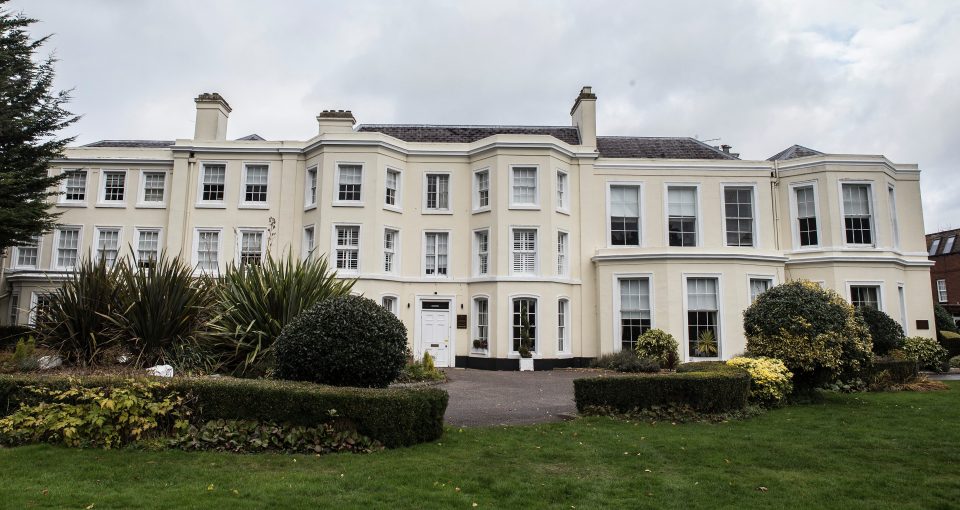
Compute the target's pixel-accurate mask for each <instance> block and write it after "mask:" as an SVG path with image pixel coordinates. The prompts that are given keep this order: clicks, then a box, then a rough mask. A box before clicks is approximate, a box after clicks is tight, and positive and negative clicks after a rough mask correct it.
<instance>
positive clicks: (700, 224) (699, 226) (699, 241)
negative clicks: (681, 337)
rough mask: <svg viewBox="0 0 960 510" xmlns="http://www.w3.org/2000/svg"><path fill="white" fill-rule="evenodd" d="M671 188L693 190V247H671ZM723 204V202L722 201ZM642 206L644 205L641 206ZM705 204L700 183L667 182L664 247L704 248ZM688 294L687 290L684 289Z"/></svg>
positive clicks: (664, 188)
mask: <svg viewBox="0 0 960 510" xmlns="http://www.w3.org/2000/svg"><path fill="white" fill-rule="evenodd" d="M670 188H693V189H694V191H693V194H694V206H695V207H696V211H695V212H696V215H695V216H694V228H695V229H696V230H697V238H696V244H695V245H693V246H670ZM721 202H722V200H721ZM641 205H642V204H641ZM701 213H703V204H702V201H701V199H700V183H699V182H665V183H663V245H664V246H665V247H667V248H680V249H687V248H700V247H702V246H703V229H704V221H703V214H701ZM608 228H609V227H608ZM684 292H686V289H684Z"/></svg>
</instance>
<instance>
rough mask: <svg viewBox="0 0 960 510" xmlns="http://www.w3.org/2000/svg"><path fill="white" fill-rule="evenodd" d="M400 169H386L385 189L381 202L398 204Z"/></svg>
mask: <svg viewBox="0 0 960 510" xmlns="http://www.w3.org/2000/svg"><path fill="white" fill-rule="evenodd" d="M399 192H400V171H399V170H394V169H392V168H388V169H387V184H386V191H385V195H384V197H383V203H384V204H386V205H389V206H392V207H399V206H400V198H399V195H398V194H399Z"/></svg>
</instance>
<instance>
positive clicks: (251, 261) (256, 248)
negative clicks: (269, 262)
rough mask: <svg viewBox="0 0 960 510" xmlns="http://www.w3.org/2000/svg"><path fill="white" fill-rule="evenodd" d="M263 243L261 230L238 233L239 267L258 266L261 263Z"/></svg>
mask: <svg viewBox="0 0 960 510" xmlns="http://www.w3.org/2000/svg"><path fill="white" fill-rule="evenodd" d="M263 241H264V235H263V231H262V230H241V231H240V265H241V266H247V265H250V266H259V265H260V263H261V262H262V261H263V248H264V246H263Z"/></svg>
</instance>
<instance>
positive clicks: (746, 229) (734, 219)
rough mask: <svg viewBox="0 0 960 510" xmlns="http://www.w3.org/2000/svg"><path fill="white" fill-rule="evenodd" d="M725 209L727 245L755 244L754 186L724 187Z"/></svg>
mask: <svg viewBox="0 0 960 510" xmlns="http://www.w3.org/2000/svg"><path fill="white" fill-rule="evenodd" d="M723 211H724V215H725V223H726V229H727V232H726V233H727V246H753V245H754V235H753V188H752V187H748V186H726V187H724V188H723Z"/></svg>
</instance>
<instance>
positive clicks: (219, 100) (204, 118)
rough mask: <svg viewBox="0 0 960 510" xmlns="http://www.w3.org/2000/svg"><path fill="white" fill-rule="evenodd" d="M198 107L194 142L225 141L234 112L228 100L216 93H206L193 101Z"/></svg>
mask: <svg viewBox="0 0 960 510" xmlns="http://www.w3.org/2000/svg"><path fill="white" fill-rule="evenodd" d="M193 101H194V103H196V105H197V118H196V122H195V124H194V131H193V139H194V140H214V141H223V140H226V139H227V119H229V118H230V112H231V111H233V109H232V108H230V105H229V104H228V103H227V100H226V99H224V98H223V96H221V95H220V94H218V93H216V92H204V93H202V94H200V95H199V96H197V98H196V99H194V100H193Z"/></svg>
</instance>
